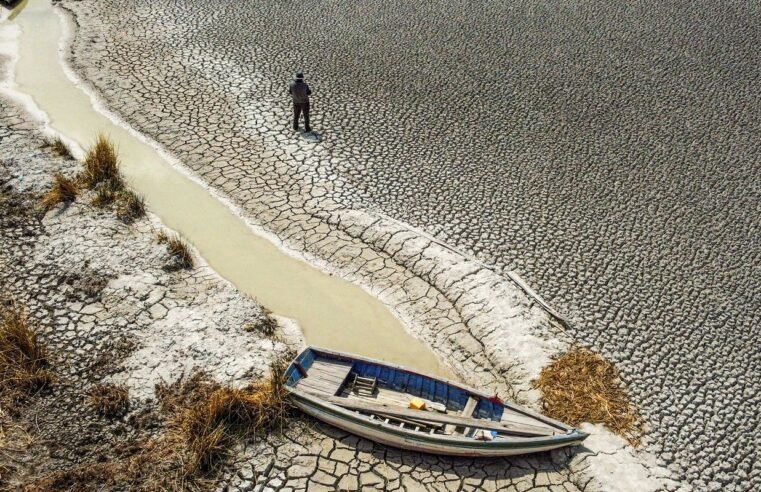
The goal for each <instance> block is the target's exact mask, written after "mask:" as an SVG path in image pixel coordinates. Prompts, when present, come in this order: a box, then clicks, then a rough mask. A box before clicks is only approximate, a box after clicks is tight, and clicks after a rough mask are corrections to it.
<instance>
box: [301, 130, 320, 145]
mask: <svg viewBox="0 0 761 492" xmlns="http://www.w3.org/2000/svg"><path fill="white" fill-rule="evenodd" d="M301 138H303V139H304V140H306V141H307V142H312V143H317V142H322V133H320V132H318V131H315V130H312V131H310V132H301Z"/></svg>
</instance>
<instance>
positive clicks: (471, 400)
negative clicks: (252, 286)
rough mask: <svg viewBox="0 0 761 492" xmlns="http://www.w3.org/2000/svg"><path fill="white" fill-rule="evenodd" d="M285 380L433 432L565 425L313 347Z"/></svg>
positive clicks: (547, 430)
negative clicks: (555, 423)
mask: <svg viewBox="0 0 761 492" xmlns="http://www.w3.org/2000/svg"><path fill="white" fill-rule="evenodd" d="M286 384H287V385H288V386H289V387H291V388H294V389H298V390H300V391H303V392H305V393H309V394H310V395H313V396H316V397H319V398H321V399H323V400H325V401H328V402H330V403H333V404H336V405H338V406H340V407H342V408H344V409H347V410H352V411H355V412H359V413H361V414H363V415H365V416H367V417H369V418H370V419H372V420H378V421H380V422H383V423H385V424H388V425H392V426H397V427H400V428H403V429H407V430H411V431H416V432H425V433H428V434H432V435H443V436H454V437H458V436H459V437H464V438H469V439H479V440H488V441H491V440H495V439H496V440H499V439H504V438H515V437H524V438H530V437H548V436H553V435H557V434H565V433H566V432H567V431H568V429H567V428H561V427H559V426H555V425H553V424H552V423H551V422H546V421H544V420H540V419H538V418H537V417H535V416H533V415H529V414H527V413H521V412H520V411H519V410H518V409H513V408H508V407H507V406H505V405H504V404H503V403H502V402H501V401H499V400H498V399H495V398H492V399H489V398H485V397H483V396H481V395H476V394H473V393H471V392H469V391H467V390H465V389H463V388H460V387H457V386H455V385H452V384H448V383H447V382H444V381H440V380H437V379H435V378H432V377H428V376H424V375H420V374H416V373H414V372H411V371H407V370H404V369H402V368H397V367H390V366H387V365H383V364H378V363H373V362H370V361H364V360H357V359H351V358H348V357H343V356H341V355H338V354H333V353H323V352H318V351H317V350H315V349H309V350H306V351H304V352H303V353H302V354H301V355H300V356H299V357H298V358H297V359H296V360H295V361H294V363H293V364H292V365H291V367H290V368H289V369H288V372H287V373H286Z"/></svg>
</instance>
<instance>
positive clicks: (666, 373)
mask: <svg viewBox="0 0 761 492" xmlns="http://www.w3.org/2000/svg"><path fill="white" fill-rule="evenodd" d="M64 5H65V6H66V7H67V8H68V9H71V11H72V12H74V14H75V16H76V19H77V22H78V23H79V34H78V36H77V38H76V42H75V44H74V48H73V54H72V61H73V64H74V66H75V68H76V69H77V70H78V71H79V72H81V73H82V74H83V76H84V77H85V78H86V79H87V80H89V81H91V82H92V83H93V85H94V86H95V88H96V89H97V90H98V92H99V93H100V94H102V95H103V97H104V99H105V101H106V102H107V104H108V106H110V107H112V108H118V111H119V114H120V115H121V116H123V117H124V118H125V119H126V120H127V121H129V122H130V123H131V124H133V125H134V126H135V127H136V128H138V129H139V130H140V131H143V132H145V133H147V134H149V135H151V136H152V137H153V138H155V139H156V140H157V141H159V142H160V143H161V144H162V145H164V146H166V147H167V148H168V149H170V150H171V151H172V152H174V153H176V155H178V156H179V157H180V159H181V160H182V161H183V162H184V163H185V164H186V165H188V166H189V167H191V168H192V169H193V171H195V172H196V173H197V174H198V175H199V176H201V177H202V178H203V179H204V180H205V181H206V182H208V183H209V184H210V186H211V187H212V188H214V189H215V190H218V191H220V192H222V193H224V194H226V195H228V196H229V197H231V198H232V199H233V201H234V202H235V203H236V204H238V205H239V206H241V207H242V209H243V210H244V212H245V213H247V214H250V215H251V216H253V217H256V218H258V219H259V220H260V221H261V222H262V223H263V224H264V226H265V227H266V228H268V229H270V230H272V231H274V232H276V233H277V234H278V235H280V236H281V237H284V238H285V239H286V242H287V243H289V244H292V245H294V248H296V249H305V250H306V251H308V252H309V253H311V254H313V255H314V256H315V257H317V258H318V259H319V258H321V259H323V260H328V261H332V262H344V261H346V262H349V264H351V265H352V266H351V267H348V268H350V269H351V268H355V269H356V271H355V272H354V273H355V277H356V278H361V279H364V280H366V281H367V279H370V281H371V282H372V281H373V280H372V279H373V278H374V277H373V274H372V270H373V269H374V268H376V266H375V265H378V266H377V268H380V266H381V265H383V262H384V261H386V259H380V260H373V261H371V262H369V263H368V264H364V265H363V264H358V263H357V261H356V258H357V253H358V252H359V251H360V249H356V248H349V247H347V248H343V249H341V250H339V251H336V252H334V254H332V255H330V254H329V255H325V253H324V251H322V250H321V245H324V244H325V241H326V239H325V238H326V237H330V236H333V235H340V236H342V237H345V235H347V234H348V235H350V236H353V237H354V238H360V239H363V240H368V238H366V235H365V234H366V232H365V231H366V229H363V228H354V225H353V223H352V221H351V220H348V221H344V219H347V218H348V219H352V218H355V217H360V216H361V217H363V220H367V219H366V217H370V216H372V215H366V214H360V213H355V214H354V215H351V214H347V213H344V212H342V210H345V209H347V208H355V209H360V208H365V207H368V208H372V209H375V210H383V211H385V212H386V213H388V214H390V215H392V216H394V217H396V218H399V219H402V220H404V221H406V222H409V223H411V224H413V225H416V226H418V227H421V228H424V229H425V230H427V231H429V232H431V233H432V234H434V235H435V236H436V237H438V238H440V239H444V240H447V241H449V242H451V243H453V244H456V245H459V246H460V247H462V248H463V249H465V250H467V251H470V252H472V253H474V254H475V255H477V256H478V257H479V258H481V259H483V260H484V261H486V262H487V263H489V264H491V265H495V266H496V267H497V268H498V269H500V270H502V271H506V270H508V269H515V270H517V271H519V272H520V273H521V274H523V275H524V276H525V277H526V278H527V280H529V282H530V283H531V284H532V285H533V286H534V287H536V288H538V290H539V291H540V292H541V293H542V294H543V295H544V296H545V297H546V298H548V299H549V300H550V301H551V302H553V303H554V304H555V305H556V307H558V308H560V310H561V311H565V312H566V313H569V314H570V316H571V318H572V320H573V326H572V334H573V336H574V337H576V338H577V339H578V340H580V341H582V342H583V343H587V344H589V345H591V346H593V347H596V348H598V349H600V350H601V351H602V352H603V353H604V354H605V355H606V356H607V357H608V358H610V359H612V360H613V361H614V362H615V363H616V364H617V365H618V367H619V368H620V369H621V371H622V374H623V375H624V377H625V379H626V381H627V383H628V384H629V386H630V389H631V392H632V394H633V398H634V400H635V402H636V403H637V404H638V405H639V406H640V407H641V408H642V409H643V411H644V413H645V416H646V418H647V420H648V422H649V424H650V428H651V431H650V435H649V438H648V442H649V443H650V448H651V449H653V450H656V451H657V452H658V457H659V460H660V462H661V463H662V464H667V465H668V466H669V468H670V469H671V470H672V471H673V472H674V473H675V476H676V477H677V478H680V479H684V480H686V481H687V482H689V483H691V484H692V485H693V486H694V487H695V488H697V489H709V490H752V489H758V488H761V465H759V463H760V462H761V460H759V457H758V440H757V437H756V435H757V433H758V431H759V414H758V412H757V408H758V407H759V404H760V403H761V402H760V401H759V390H760V389H761V387H759V381H761V374H759V367H761V355H760V354H761V351H759V350H758V347H757V343H755V341H757V340H758V326H759V322H760V321H761V288H759V287H760V285H759V279H760V278H761V275H760V273H761V272H759V265H761V249H760V247H759V240H758V237H759V212H761V210H760V209H759V203H761V162H760V158H759V156H760V155H761V140H759V139H758V135H759V134H761V125H760V123H759V121H760V120H759V114H760V113H761V108H760V105H759V100H761V99H760V98H759V93H758V87H759V85H758V82H759V80H760V78H759V67H761V64H759V63H758V46H759V45H761V35H760V31H759V25H761V11H759V9H758V6H757V5H756V4H753V3H739V4H724V3H721V4H720V3H717V2H710V1H698V2H690V3H678V2H660V3H657V4H652V5H646V4H638V5H631V4H626V3H614V2H604V3H602V4H584V5H579V4H562V5H557V4H543V3H539V2H533V1H532V2H527V3H525V2H524V3H522V4H510V3H508V2H503V1H497V2H478V3H475V4H474V3H473V2H461V1H457V0H441V1H434V2H426V3H419V2H399V1H391V2H382V3H369V2H346V1H337V2H331V3H329V4H325V3H322V2H314V1H311V0H307V1H303V2H299V3H297V4H293V3H282V2H274V1H261V2H256V3H250V2H217V3H215V4H214V5H209V4H208V2H191V1H186V2H165V1H145V0H141V1H120V0H109V1H102V2H93V1H85V2H74V1H70V0H69V1H65V2H64ZM297 68H298V69H303V70H305V71H306V73H307V78H308V79H310V80H309V81H310V83H311V84H312V86H313V89H314V91H315V97H314V101H313V112H314V124H313V127H314V128H315V129H316V130H317V131H318V132H320V133H321V135H320V138H319V141H312V140H309V139H304V138H299V137H298V136H296V135H294V134H293V133H292V132H290V131H289V130H288V113H289V108H288V102H287V98H286V95H285V94H284V87H285V84H286V83H287V81H288V77H289V75H290V74H291V73H292V72H293V71H294V70H295V69H297ZM310 77H311V78H310ZM353 231H356V232H353ZM326 235H327V236H326ZM410 237H415V239H410V241H420V237H419V236H415V235H411V236H410ZM395 238H396V241H394V247H393V249H392V251H391V253H390V254H391V255H392V256H393V254H394V252H396V251H402V248H401V247H400V246H401V242H403V240H404V233H401V232H400V233H398V234H397V235H396V236H395ZM328 240H329V239H328ZM369 240H370V241H372V242H373V244H374V245H375V246H377V247H378V248H379V249H381V250H383V249H384V246H385V247H386V249H385V251H387V252H388V251H389V249H388V246H389V244H388V241H386V240H385V239H382V240H380V239H377V238H369ZM384 242H385V243H387V244H385V245H384ZM424 246H425V245H423V247H422V248H421V249H422V250H423V251H424V250H425V247H424ZM419 258H424V256H422V257H419ZM395 259H398V258H395ZM417 259H418V258H414V257H413V258H411V260H412V262H413V263H415V261H416V260H417ZM408 260H410V258H402V259H400V261H402V262H403V263H404V264H405V265H408V268H409V270H411V271H414V272H416V273H417V274H418V275H422V276H423V277H424V278H426V277H425V271H426V268H430V267H426V266H423V267H421V266H420V264H419V263H420V262H419V261H418V262H417V263H415V265H411V263H410V261H408ZM421 261H422V260H421ZM368 265H369V266H368ZM431 266H433V265H431ZM421 272H422V273H421ZM431 277H433V276H432V275H429V277H428V278H431ZM411 281H414V279H411ZM433 283H434V285H436V282H433ZM388 285H389V288H398V287H392V286H393V285H399V283H398V282H393V283H389V284H388ZM447 297H448V298H449V299H452V297H449V296H447ZM386 300H388V296H387V297H386ZM441 302H445V301H444V300H442V301H441ZM446 309H447V308H446V306H444V311H446ZM477 312H478V310H474V314H475V313H477ZM467 318H468V315H466V316H465V319H467ZM442 321H443V325H442V326H443V327H444V332H445V333H446V329H447V328H446V326H451V324H452V323H455V322H456V321H457V320H456V319H455V318H452V319H442ZM476 335H479V334H478V333H477V334H476ZM424 338H427V339H429V340H430V339H431V337H430V336H427V337H426V336H424ZM434 338H435V337H434ZM481 342H483V344H484V345H485V346H486V348H487V351H488V347H489V345H490V341H489V340H484V339H483V338H481ZM481 342H479V337H478V336H474V337H472V338H471V339H469V341H468V342H466V343H472V344H474V345H480V343H481ZM439 349H441V347H439ZM448 350H449V349H448V348H446V346H445V348H444V349H443V351H444V352H445V353H446V352H448ZM455 352H456V351H455ZM449 353H451V351H450V352H449ZM452 355H453V359H454V360H462V355H459V356H458V355H457V354H456V353H454V354H452ZM481 366H488V364H485V363H484V364H481ZM491 379H493V378H492V377H491V376H489V377H486V378H485V380H486V381H487V382H488V381H489V380H491Z"/></svg>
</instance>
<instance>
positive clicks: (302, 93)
mask: <svg viewBox="0 0 761 492" xmlns="http://www.w3.org/2000/svg"><path fill="white" fill-rule="evenodd" d="M288 93H289V94H290V95H292V96H293V104H306V103H308V102H309V96H310V95H311V94H312V89H310V88H309V84H307V83H306V82H304V81H303V80H302V79H296V80H294V81H293V82H291V86H290V87H289V88H288Z"/></svg>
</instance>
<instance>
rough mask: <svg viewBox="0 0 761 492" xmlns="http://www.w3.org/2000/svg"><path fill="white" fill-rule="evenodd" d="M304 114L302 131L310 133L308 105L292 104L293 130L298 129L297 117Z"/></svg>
mask: <svg viewBox="0 0 761 492" xmlns="http://www.w3.org/2000/svg"><path fill="white" fill-rule="evenodd" d="M301 113H304V130H306V131H311V129H310V128H309V103H308V102H307V103H293V129H294V130H298V129H299V117H300V116H301Z"/></svg>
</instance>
